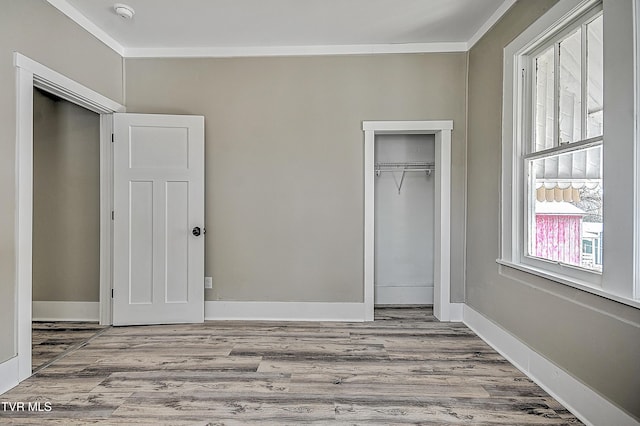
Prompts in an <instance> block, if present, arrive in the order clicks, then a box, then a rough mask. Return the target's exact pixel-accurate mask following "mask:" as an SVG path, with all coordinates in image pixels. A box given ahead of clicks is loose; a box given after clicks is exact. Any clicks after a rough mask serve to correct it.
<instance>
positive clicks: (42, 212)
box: [33, 90, 100, 302]
mask: <svg viewBox="0 0 640 426" xmlns="http://www.w3.org/2000/svg"><path fill="white" fill-rule="evenodd" d="M99 295H100V116H99V115H98V114H96V113H94V112H91V111H88V110H86V109H84V108H81V107H79V106H77V105H74V104H72V103H71V102H67V101H64V100H61V99H55V98H52V97H51V96H46V95H44V94H42V92H40V91H39V90H34V93H33V300H37V301H65V302H66V301H79V302H98V301H99V300H100V296H99Z"/></svg>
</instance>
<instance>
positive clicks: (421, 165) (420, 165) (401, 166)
mask: <svg viewBox="0 0 640 426" xmlns="http://www.w3.org/2000/svg"><path fill="white" fill-rule="evenodd" d="M435 169H436V165H435V163H427V162H405V163H376V164H375V171H376V174H377V175H378V176H379V175H380V172H402V171H404V172H427V173H428V174H431V172H433V171H434V170H435Z"/></svg>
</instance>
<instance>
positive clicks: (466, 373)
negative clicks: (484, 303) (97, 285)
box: [0, 308, 581, 425]
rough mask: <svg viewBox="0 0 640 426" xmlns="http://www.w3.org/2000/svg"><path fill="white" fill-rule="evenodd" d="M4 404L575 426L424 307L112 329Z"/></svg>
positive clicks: (203, 417) (100, 412)
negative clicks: (343, 317)
mask: <svg viewBox="0 0 640 426" xmlns="http://www.w3.org/2000/svg"><path fill="white" fill-rule="evenodd" d="M99 333H100V334H99V335H97V336H94V337H93V338H92V339H91V340H90V341H88V342H87V343H86V344H82V345H79V346H81V347H79V348H78V349H76V350H72V351H69V352H68V353H66V355H65V356H63V357H61V358H59V359H57V360H56V361H55V362H54V363H53V364H51V365H49V366H47V367H46V368H43V369H42V370H40V371H38V372H37V373H36V374H35V375H34V376H33V377H31V378H29V379H28V380H26V381H24V382H23V383H21V384H20V385H19V386H18V387H16V388H14V389H13V390H11V391H9V392H8V393H5V394H4V395H2V396H1V397H0V400H1V401H8V402H12V403H15V402H25V403H26V402H38V401H39V402H40V403H41V404H42V405H41V407H42V408H43V409H44V407H45V406H44V403H45V402H48V403H50V404H51V411H49V412H13V413H12V412H10V411H0V423H3V424H6V423H9V424H11V423H13V424H62V425H71V424H202V425H204V424H211V425H223V424H229V425H242V424H248V423H254V422H256V423H263V424H275V425H284V424H292V425H299V424H309V423H316V424H361V425H369V424H385V425H386V424H425V425H431V424H469V425H479V424H502V425H525V424H530V425H547V424H548V425H559V424H581V423H580V422H579V421H578V420H577V419H576V418H575V417H574V416H573V415H571V413H569V412H568V411H567V410H566V409H564V408H563V407H562V406H561V405H560V404H559V403H558V402H556V401H555V400H554V399H553V398H551V397H550V396H549V395H548V394H546V393H545V392H544V391H543V390H542V389H540V388H539V387H538V386H536V385H535V384H534V383H532V382H531V381H530V380H529V379H528V378H527V377H525V376H524V375H523V374H522V373H520V372H519V371H518V370H517V369H516V368H515V367H513V366H512V365H511V364H509V363H508V362H507V361H506V360H505V359H504V358H502V357H501V356H500V355H499V354H497V353H496V352H495V351H494V350H492V349H491V348H490V347H489V346H488V345H487V344H485V343H484V342H483V341H482V340H481V339H479V338H478V337H477V336H476V335H474V333H473V332H472V331H470V330H469V329H468V328H467V327H465V326H464V325H462V324H457V323H439V322H437V321H436V320H435V319H434V317H433V316H432V312H431V310H430V309H415V308H414V309H392V308H387V309H381V310H377V311H376V321H375V322H372V323H306V322H293V323H291V322H290V323H279V322H206V323H205V324H199V325H170V326H144V327H116V328H108V329H105V330H102V331H100V332H99Z"/></svg>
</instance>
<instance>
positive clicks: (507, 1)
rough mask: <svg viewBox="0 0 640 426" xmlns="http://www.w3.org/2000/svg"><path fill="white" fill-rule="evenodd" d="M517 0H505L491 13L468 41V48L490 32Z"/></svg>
mask: <svg viewBox="0 0 640 426" xmlns="http://www.w3.org/2000/svg"><path fill="white" fill-rule="evenodd" d="M515 2H516V0H504V1H503V2H502V4H501V5H500V6H499V7H498V9H496V11H495V12H494V13H493V15H491V16H490V17H489V19H487V21H486V22H485V23H484V24H482V26H481V27H480V28H478V31H476V33H475V34H474V35H472V36H471V38H470V39H469V41H467V50H470V49H471V48H472V47H473V46H474V45H475V44H476V43H477V42H478V41H479V40H480V39H481V38H482V36H484V35H485V34H486V33H487V32H489V30H490V29H491V28H493V26H494V25H495V24H496V22H498V21H499V20H500V18H502V16H503V15H504V14H505V13H507V11H508V10H509V9H511V6H513V5H514V4H515Z"/></svg>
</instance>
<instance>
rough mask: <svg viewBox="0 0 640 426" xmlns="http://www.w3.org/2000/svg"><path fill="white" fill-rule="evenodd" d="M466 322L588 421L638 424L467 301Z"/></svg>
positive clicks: (579, 416)
mask: <svg viewBox="0 0 640 426" xmlns="http://www.w3.org/2000/svg"><path fill="white" fill-rule="evenodd" d="M463 322H464V323H465V325H467V327H469V328H470V329H471V330H473V331H474V333H476V334H477V335H478V336H479V337H480V338H481V339H482V340H484V341H485V342H487V343H488V344H489V345H490V346H491V347H492V348H494V349H495V350H496V351H498V352H499V353H500V355H502V356H503V357H505V358H506V359H507V360H508V361H509V362H510V363H511V364H513V365H514V366H515V367H516V368H518V369H519V370H520V371H522V372H523V373H524V374H525V375H527V377H529V378H530V379H531V380H533V381H534V382H535V383H536V384H537V385H538V386H540V387H541V388H542V389H544V390H545V391H546V392H547V393H549V395H551V396H552V397H554V398H555V399H556V400H557V401H558V402H560V403H561V404H562V405H564V406H565V407H567V409H569V410H570V411H571V412H572V413H573V414H574V415H575V416H576V417H578V418H579V419H580V420H581V421H582V422H584V423H585V424H587V425H617V426H637V425H638V422H637V421H636V420H635V419H634V418H633V417H631V416H630V415H628V414H627V413H625V412H624V411H623V410H621V409H620V408H618V407H616V406H615V405H613V404H612V403H611V402H609V401H608V400H606V399H605V398H603V397H602V396H600V395H599V394H598V393H596V392H595V391H593V390H592V389H591V388H589V387H587V386H585V385H584V384H582V383H581V382H580V381H578V380H576V379H575V378H574V377H573V376H571V375H569V374H568V373H567V372H566V371H564V370H562V369H561V368H560V367H558V366H556V365H555V364H553V363H552V362H551V361H549V360H548V359H546V358H544V357H543V356H541V355H540V354H538V353H537V352H535V351H534V350H533V349H531V348H530V347H529V346H527V345H525V344H524V343H523V342H522V341H520V340H519V339H518V338H517V337H515V336H513V335H512V334H510V333H509V332H507V331H505V330H504V329H503V328H501V327H500V326H498V325H497V324H495V323H494V322H493V321H491V320H490V319H488V318H486V317H485V316H483V315H482V314H481V313H479V312H478V311H476V310H475V309H473V308H472V307H470V306H469V305H466V304H465V305H464V309H463Z"/></svg>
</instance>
